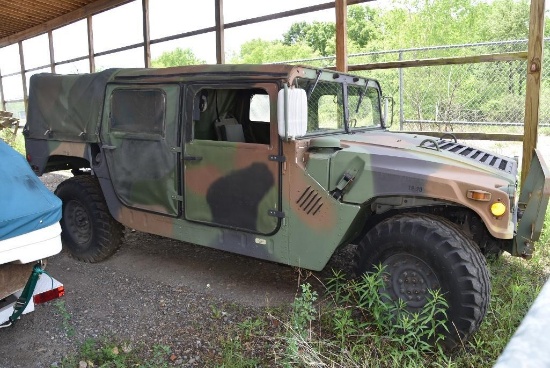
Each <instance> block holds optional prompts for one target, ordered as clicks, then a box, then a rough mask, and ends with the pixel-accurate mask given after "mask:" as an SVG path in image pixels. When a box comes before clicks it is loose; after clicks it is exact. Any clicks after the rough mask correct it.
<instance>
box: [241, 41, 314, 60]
mask: <svg viewBox="0 0 550 368" xmlns="http://www.w3.org/2000/svg"><path fill="white" fill-rule="evenodd" d="M316 56H318V54H317V53H316V52H315V51H313V50H312V49H311V48H310V47H309V46H307V45H305V44H302V43H297V44H293V45H285V44H283V43H282V42H281V41H265V40H261V39H255V40H251V41H248V42H245V43H243V44H242V45H241V50H240V52H239V54H238V55H235V56H234V57H233V58H232V59H231V63H235V64H265V63H270V62H277V61H288V60H296V59H306V58H311V57H316Z"/></svg>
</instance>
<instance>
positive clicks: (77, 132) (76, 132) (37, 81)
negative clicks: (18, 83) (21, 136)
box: [27, 69, 117, 142]
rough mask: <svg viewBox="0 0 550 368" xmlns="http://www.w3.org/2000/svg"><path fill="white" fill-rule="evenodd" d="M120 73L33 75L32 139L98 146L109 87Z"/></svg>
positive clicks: (29, 130) (31, 102) (30, 127)
mask: <svg viewBox="0 0 550 368" xmlns="http://www.w3.org/2000/svg"><path fill="white" fill-rule="evenodd" d="M116 71H117V69H107V70H104V71H102V72H99V73H91V74H78V75H57V74H50V73H42V74H35V75H33V76H32V77H31V79H30V86H29V107H28V110H29V111H28V119H27V132H28V134H29V138H34V139H55V140H63V141H74V142H97V141H98V140H99V138H98V137H97V134H96V133H97V127H98V126H99V122H100V119H101V109H102V106H103V97H104V93H105V85H106V84H107V82H108V81H109V80H110V79H111V77H112V76H113V74H114V73H116Z"/></svg>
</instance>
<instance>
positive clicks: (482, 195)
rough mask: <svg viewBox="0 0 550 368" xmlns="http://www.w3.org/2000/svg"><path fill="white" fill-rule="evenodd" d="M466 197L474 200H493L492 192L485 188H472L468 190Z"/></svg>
mask: <svg viewBox="0 0 550 368" xmlns="http://www.w3.org/2000/svg"><path fill="white" fill-rule="evenodd" d="M466 197H468V198H470V199H473V200H474V201H481V202H488V201H490V200H491V193H489V192H486V191H484V190H477V189H470V190H469V191H468V192H466Z"/></svg>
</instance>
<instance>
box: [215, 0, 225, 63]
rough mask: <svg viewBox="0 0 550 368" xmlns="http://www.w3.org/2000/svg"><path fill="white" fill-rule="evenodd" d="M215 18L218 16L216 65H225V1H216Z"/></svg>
mask: <svg viewBox="0 0 550 368" xmlns="http://www.w3.org/2000/svg"><path fill="white" fill-rule="evenodd" d="M215 16H216V63H217V64H225V34H224V24H223V0H215Z"/></svg>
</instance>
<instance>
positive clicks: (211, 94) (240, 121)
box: [192, 86, 270, 144]
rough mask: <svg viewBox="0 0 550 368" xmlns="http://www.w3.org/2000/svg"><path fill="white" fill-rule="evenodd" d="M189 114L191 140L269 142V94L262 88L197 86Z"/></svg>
mask: <svg viewBox="0 0 550 368" xmlns="http://www.w3.org/2000/svg"><path fill="white" fill-rule="evenodd" d="M192 116H193V128H192V139H193V140H211V141H222V142H240V143H256V144H269V139H270V138H269V137H270V129H269V127H270V124H269V121H270V106H269V95H268V94H267V91H265V90H263V89H259V88H243V87H238V86H236V87H235V88H211V87H208V88H201V89H199V90H198V91H197V92H196V93H195V96H194V102H193V114H192Z"/></svg>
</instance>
